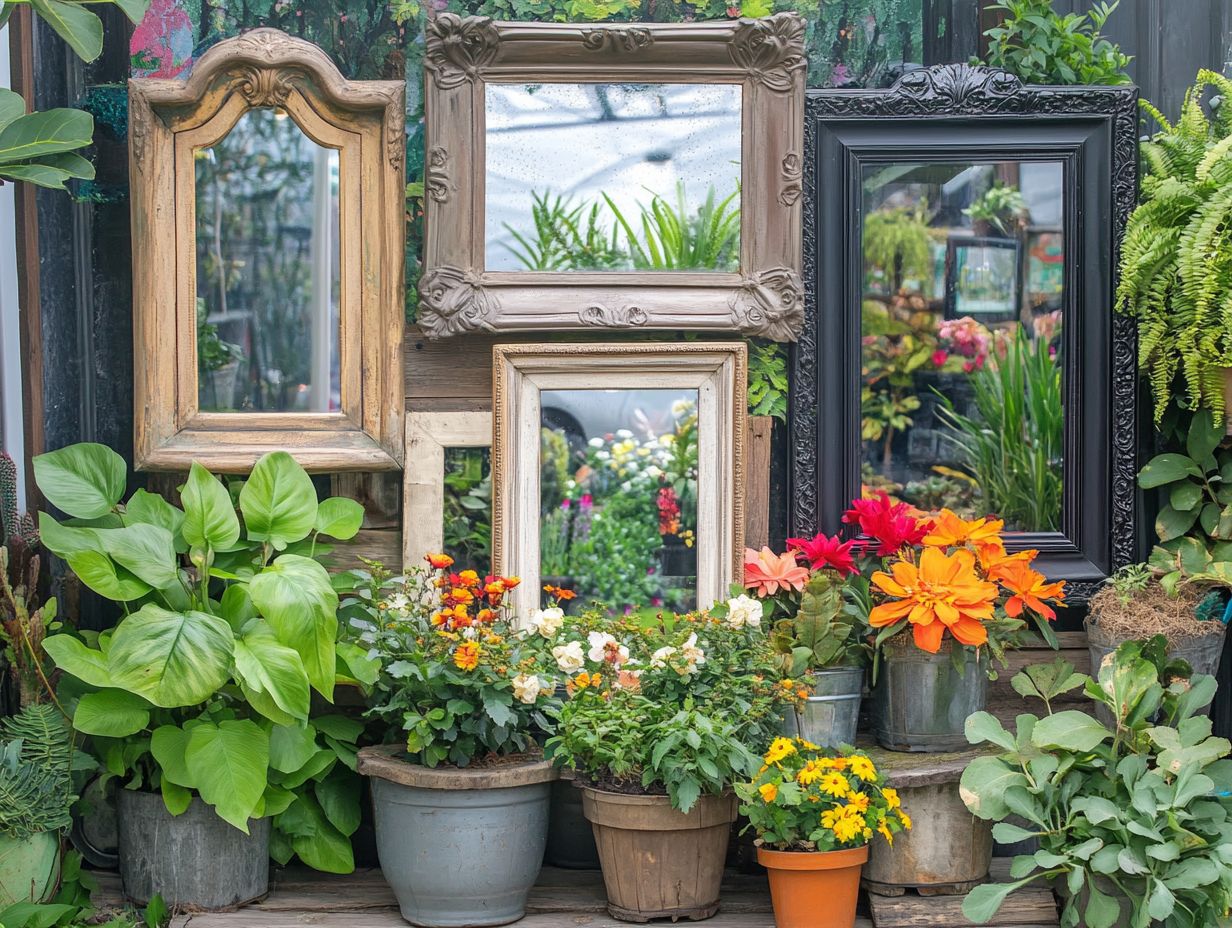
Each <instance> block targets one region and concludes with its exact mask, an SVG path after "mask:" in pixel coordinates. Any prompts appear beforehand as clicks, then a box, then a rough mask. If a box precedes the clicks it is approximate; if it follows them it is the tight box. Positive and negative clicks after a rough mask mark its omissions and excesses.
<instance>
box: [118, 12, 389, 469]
mask: <svg viewBox="0 0 1232 928" xmlns="http://www.w3.org/2000/svg"><path fill="white" fill-rule="evenodd" d="M405 100H406V88H405V85H404V84H403V83H402V82H399V81H348V80H346V79H345V78H344V77H343V76H342V75H341V73H339V71H338V69H337V67H336V66H335V65H334V63H333V61H332V60H331V59H330V58H329V56H328V55H326V53H325V52H324V51H322V50H321V49H320V48H318V47H317V46H315V45H313V44H311V43H309V42H305V41H303V40H302V39H297V38H294V37H292V36H289V35H286V34H285V33H283V32H280V31H279V30H276V29H256V30H253V31H251V32H248V33H245V34H244V35H241V36H238V37H235V38H231V39H226V40H224V41H222V42H219V43H218V44H216V45H214V46H212V47H211V48H210V49H209V50H208V51H207V52H206V53H205V54H204V55H202V56H201V58H200V59H199V60H198V62H197V63H196V65H195V66H194V67H193V69H192V72H191V73H190V75H189V76H188V78H187V79H186V80H171V79H161V78H134V79H131V80H130V81H129V139H130V145H129V174H130V178H131V190H132V195H131V201H132V224H133V278H134V294H133V315H134V368H135V385H134V403H135V415H134V420H135V425H134V451H135V461H136V466H137V468H138V469H139V470H153V471H177V470H186V469H187V468H188V466H189V464H190V463H191V462H192V461H194V460H195V461H200V462H201V463H202V464H204V465H205V466H207V467H209V468H210V469H211V470H214V471H217V472H223V473H243V472H246V471H247V470H249V469H250V468H251V467H252V465H253V464H254V463H255V461H256V460H257V458H259V457H260V456H261V455H262V454H264V453H266V452H268V451H271V450H276V449H281V450H288V451H290V452H291V453H292V454H294V455H295V457H296V459H297V460H298V461H299V462H300V463H301V464H302V465H303V466H304V467H305V468H306V469H308V470H310V471H317V472H322V471H324V472H339V471H376V470H395V469H398V468H400V467H401V465H402V460H403V445H404V441H403V428H404V423H403V405H404V394H403V383H402V376H403V357H402V337H403V328H404V318H403V317H404V313H405V308H404V302H405V296H404V292H403V289H404V285H403V280H404V267H405V258H404V254H403V251H404V244H403V243H404V237H405V228H404V219H403V207H402V204H403V201H404V196H405V189H404V188H405V183H404V174H403V171H404V167H403V165H404V161H405V129H404V126H405ZM268 108H273V109H278V110H282V111H284V112H286V113H287V115H288V116H289V118H291V119H293V120H294V121H295V123H296V125H297V126H298V127H299V128H300V130H301V131H303V132H304V134H305V135H306V136H307V137H308V138H309V139H310V140H311V141H312V142H314V143H316V144H317V145H320V146H323V147H326V148H333V149H336V150H337V151H338V178H339V191H338V202H339V209H338V226H339V242H338V247H339V257H340V260H339V270H340V280H339V291H340V296H339V305H338V316H339V330H340V331H339V342H338V354H339V388H340V407H341V408H340V409H338V410H335V411H323V412H299V411H296V412H241V411H220V412H213V411H210V412H207V411H202V410H201V409H200V408H199V397H198V364H197V328H196V317H197V306H196V295H197V283H196V270H197V268H196V215H195V213H196V171H195V165H194V157H195V152H197V151H198V150H201V149H207V148H210V147H212V146H213V145H215V144H217V143H218V142H219V141H220V140H221V139H223V138H225V137H226V135H227V134H228V133H229V132H230V131H231V130H232V129H233V128H234V127H235V126H236V124H237V123H238V122H239V121H240V119H241V118H242V117H243V116H244V114H245V113H248V112H250V111H252V110H256V109H268Z"/></svg>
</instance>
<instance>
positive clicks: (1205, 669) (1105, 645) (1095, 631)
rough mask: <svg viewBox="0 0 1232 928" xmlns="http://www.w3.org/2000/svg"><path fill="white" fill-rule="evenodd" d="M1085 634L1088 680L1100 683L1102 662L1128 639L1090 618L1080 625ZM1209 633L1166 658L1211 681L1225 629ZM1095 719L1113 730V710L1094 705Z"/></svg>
mask: <svg viewBox="0 0 1232 928" xmlns="http://www.w3.org/2000/svg"><path fill="white" fill-rule="evenodd" d="M1083 624H1084V625H1085V627H1086V631H1087V653H1088V654H1090V656H1091V676H1092V677H1094V678H1095V679H1099V668H1100V667H1101V666H1102V665H1103V662H1104V661H1105V660H1106V659H1107V658H1108V657H1109V655H1112V654H1114V653H1116V649H1117V648H1118V647H1120V646H1121V645H1122V644H1124V643H1125V641H1126V640H1127V639H1125V638H1117V637H1115V636H1113V635H1110V634H1108V633H1107V632H1105V631H1104V630H1103V629H1102V628H1100V626H1099V622H1098V620H1096V621H1092V620H1091V619H1090V618H1088V619H1087V620H1086V622H1084V623H1083ZM1210 624H1211V633H1210V634H1209V635H1207V636H1206V637H1204V638H1190V639H1187V640H1186V641H1185V642H1183V643H1181V644H1178V645H1176V646H1174V647H1170V648H1168V657H1173V658H1176V657H1179V658H1180V659H1181V660H1184V661H1187V662H1188V663H1189V666H1190V667H1192V668H1193V672H1194V673H1195V674H1210V675H1211V676H1212V677H1213V676H1215V675H1216V674H1217V673H1218V672H1219V659H1220V657H1222V656H1223V645H1224V638H1226V637H1227V631H1228V627H1227V626H1226V625H1224V624H1223V623H1222V622H1211V623H1210ZM1210 711H1211V710H1210V706H1207V707H1206V708H1204V709H1202V710H1201V713H1200V714H1202V715H1209V714H1210ZM1095 717H1096V718H1097V719H1099V720H1100V721H1101V722H1103V723H1104V724H1105V725H1107V726H1108V727H1109V728H1112V727H1114V726H1115V725H1116V720H1115V719H1114V718H1113V717H1112V710H1111V709H1109V708H1108V707H1107V706H1104V705H1102V704H1100V705H1096V707H1095Z"/></svg>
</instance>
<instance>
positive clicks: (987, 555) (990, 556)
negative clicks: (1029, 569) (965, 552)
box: [976, 547, 1039, 573]
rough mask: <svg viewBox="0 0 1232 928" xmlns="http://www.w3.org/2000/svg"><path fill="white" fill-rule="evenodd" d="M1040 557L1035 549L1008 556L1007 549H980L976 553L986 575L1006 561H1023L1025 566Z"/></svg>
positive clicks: (1016, 552)
mask: <svg viewBox="0 0 1232 928" xmlns="http://www.w3.org/2000/svg"><path fill="white" fill-rule="evenodd" d="M1038 556H1039V552H1038V551H1036V550H1035V549H1034V548H1030V549H1028V550H1026V551H1015V552H1014V553H1013V554H1007V553H1006V551H1005V548H1000V549H996V548H992V547H985V548H979V549H977V551H976V557H977V558H978V559H979V562H980V567H981V569H983V570H984V572H985V573H991V572H992V571H993V570H995V569H996V568H997V566H998V565H999V564H1003V563H1005V562H1006V561H1022V562H1023V563H1024V564H1028V565H1029V564H1030V563H1031V562H1032V561H1034V560H1035V559H1036V557H1038Z"/></svg>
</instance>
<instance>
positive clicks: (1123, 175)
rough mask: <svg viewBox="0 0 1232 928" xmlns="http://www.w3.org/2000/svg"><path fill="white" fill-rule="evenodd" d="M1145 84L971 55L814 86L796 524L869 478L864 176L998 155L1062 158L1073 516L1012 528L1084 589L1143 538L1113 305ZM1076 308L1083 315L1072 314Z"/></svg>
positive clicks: (1127, 360)
mask: <svg viewBox="0 0 1232 928" xmlns="http://www.w3.org/2000/svg"><path fill="white" fill-rule="evenodd" d="M1137 109H1138V91H1137V88H1135V87H1036V86H1024V85H1023V84H1022V83H1021V82H1020V81H1019V80H1018V79H1017V78H1016V77H1014V76H1013V75H1012V74H1010V73H1008V72H1006V71H1003V70H999V69H991V68H976V67H970V66H968V65H943V66H938V67H933V68H925V69H920V70H915V71H910V72H908V73H906V74H905V75H903V76H902V77H901V78H899V80H898V81H897V82H896V83H895V84H894V86H892V87H890V88H889V89H886V90H817V91H809V92H808V95H807V100H806V104H805V171H804V182H805V218H804V284H805V295H806V316H805V323H804V331H803V333H802V334H801V336H800V340H799V342H798V344H797V345H796V346H795V349H794V354H793V371H792V373H793V381H792V391H793V392H792V399H791V418H792V421H791V445H792V465H791V479H792V492H791V500H792V511H791V527H792V530H793V534H795V535H805V536H810V535H812V534H813V533H815V532H817V531H825V532H827V533H830V532H835V531H838V530H839V529H840V528H841V527H842V526H841V525H840V518H841V516H842V513H843V511H844V510H845V509H846V508H847V504H848V502H849V501H850V500H851V499H852V498H853V497H854V496H856V495H858V493H859V490H860V457H861V439H860V399H859V398H860V377H861V374H860V363H861V346H860V335H861V332H860V326H861V322H860V306H861V299H862V261H863V256H862V248H861V245H860V243H861V241H862V223H861V215H860V214H861V196H862V185H861V173H862V168H863V166H864V165H866V164H872V163H884V162H887V161H916V162H918V161H925V162H928V161H954V160H975V159H993V158H996V159H1001V160H1016V161H1059V162H1061V163H1062V164H1063V166H1064V183H1065V189H1064V192H1063V203H1064V213H1065V228H1064V239H1063V240H1064V242H1065V248H1066V260H1065V278H1064V280H1065V287H1064V294H1065V295H1064V304H1063V309H1062V318H1063V319H1065V320H1067V322H1066V324H1065V325H1064V326H1063V328H1062V338H1063V339H1064V341H1063V343H1062V353H1063V357H1064V358H1065V368H1064V375H1063V384H1062V389H1063V391H1064V392H1063V397H1064V402H1065V405H1066V416H1065V434H1064V445H1063V449H1064V461H1063V467H1064V484H1063V490H1062V493H1063V498H1062V517H1061V518H1062V525H1061V531H1059V532H1030V533H1016V534H1014V535H1012V536H1009V537H1011V538H1012V539H1013V542H1012V545H1011V547H1013V548H1015V549H1022V548H1037V549H1039V551H1040V557H1039V559H1038V561H1037V562H1036V565H1037V567H1039V569H1041V570H1043V571H1044V572H1045V573H1046V574H1047V575H1048V576H1050V577H1052V578H1064V579H1066V580H1068V581H1070V584H1069V590H1070V593H1071V599H1074V600H1082V599H1085V598H1086V597H1087V596H1089V595H1090V594H1091V593H1093V592H1094V590H1095V588H1096V586H1097V585H1098V583H1099V582H1100V581H1101V580H1102V579H1103V578H1104V577H1106V576H1107V575H1108V574H1109V573H1110V572H1111V571H1112V570H1114V569H1116V568H1117V567H1119V566H1121V565H1123V564H1127V563H1131V562H1133V561H1136V560H1138V559H1139V557H1140V552H1141V550H1142V538H1141V537H1140V526H1139V525H1138V519H1137V513H1138V511H1139V508H1140V507H1139V499H1138V496H1139V494H1138V491H1137V486H1136V481H1135V474H1136V471H1137V441H1138V431H1139V430H1138V426H1139V414H1138V402H1137V400H1138V396H1137V392H1138V378H1137V369H1136V337H1135V330H1134V326H1133V323H1132V321H1131V320H1129V319H1127V318H1126V317H1124V316H1121V315H1116V314H1114V313H1113V309H1112V306H1113V293H1114V291H1115V288H1116V276H1117V275H1116V268H1117V259H1118V253H1119V248H1120V240H1121V236H1122V233H1123V230H1124V227H1125V222H1126V220H1127V219H1128V216H1129V213H1130V210H1131V209H1132V208H1133V205H1134V201H1135V197H1136V194H1137ZM1069 320H1073V321H1069Z"/></svg>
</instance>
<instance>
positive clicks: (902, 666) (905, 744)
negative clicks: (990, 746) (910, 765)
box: [873, 635, 988, 751]
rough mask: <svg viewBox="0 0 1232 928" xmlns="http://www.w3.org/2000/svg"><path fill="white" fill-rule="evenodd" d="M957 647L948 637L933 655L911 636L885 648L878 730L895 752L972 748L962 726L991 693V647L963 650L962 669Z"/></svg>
mask: <svg viewBox="0 0 1232 928" xmlns="http://www.w3.org/2000/svg"><path fill="white" fill-rule="evenodd" d="M955 647H961V645H955V643H954V640H953V639H952V638H949V637H947V638H946V639H945V641H943V642H942V644H941V650H940V651H938V652H937V653H936V654H929V653H928V652H927V651H922V650H920V649H919V648H917V647H916V646H915V644H914V642H912V640H911V638H910V636H909V635H897V636H895V637H894V638H892V639H890V640H889V641H887V642H886V643H885V644H884V645H883V646H882V657H881V668H880V672H879V674H878V677H877V683H876V685H875V686H874V687H873V732H874V734H875V735H876V736H877V742H878V743H879V744H880V745H881V746H882V747H884V748H888V749H889V750H891V751H961V750H963V749H964V748H966V747H968V742H967V736H966V735H965V734H964V733H963V726H964V725H965V724H966V722H967V717H968V716H969V715H972V714H973V713H975V712H979V711H980V710H981V709H983V708H984V703H985V701H986V699H987V692H988V673H987V670H988V650H987V648H985V649H982V650H981V651H980V656H979V658H978V659H977V657H976V652H975V649H974V648H965V647H963V648H962V654H961V656H962V670H961V672H960V671H959V669H958V668H957V667H956V666H955V665H954V659H953V657H952V656H951V653H950V652H951V651H952V650H953V648H955Z"/></svg>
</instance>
